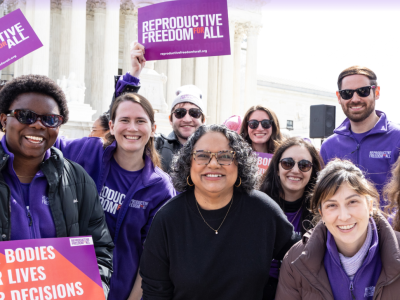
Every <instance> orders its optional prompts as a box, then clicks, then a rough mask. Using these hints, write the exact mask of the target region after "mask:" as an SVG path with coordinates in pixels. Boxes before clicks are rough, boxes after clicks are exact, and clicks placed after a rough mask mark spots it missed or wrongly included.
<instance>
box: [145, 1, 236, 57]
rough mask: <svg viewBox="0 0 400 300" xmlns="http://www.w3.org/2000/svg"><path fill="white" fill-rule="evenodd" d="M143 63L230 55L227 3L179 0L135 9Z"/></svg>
mask: <svg viewBox="0 0 400 300" xmlns="http://www.w3.org/2000/svg"><path fill="white" fill-rule="evenodd" d="M138 37H139V43H141V44H143V45H144V46H145V48H146V60H148V61H149V60H162V59H173V58H189V57H203V56H218V55H230V54H231V49H230V39H229V20H228V5H227V0H179V1H168V2H163V3H158V4H153V5H149V6H146V7H141V8H139V10H138Z"/></svg>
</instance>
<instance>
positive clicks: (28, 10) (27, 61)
mask: <svg viewBox="0 0 400 300" xmlns="http://www.w3.org/2000/svg"><path fill="white" fill-rule="evenodd" d="M34 9H35V1H34V0H31V1H27V2H26V5H25V18H26V19H27V20H28V22H29V24H30V25H31V26H32V27H33V28H34V29H35V31H36V28H35V27H34V25H35V24H34V21H35V14H34ZM39 38H40V37H39ZM36 51H39V49H38V50H35V51H34V52H36ZM32 61H33V52H31V53H29V54H27V55H25V56H24V57H23V58H22V68H23V74H24V75H28V74H31V73H32Z"/></svg>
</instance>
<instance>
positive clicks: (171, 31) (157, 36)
mask: <svg viewBox="0 0 400 300" xmlns="http://www.w3.org/2000/svg"><path fill="white" fill-rule="evenodd" d="M220 26H222V14H209V15H193V16H183V17H171V18H159V19H154V20H150V21H145V22H143V25H142V28H143V31H142V32H143V35H142V43H146V42H147V43H154V42H169V41H175V40H176V41H182V40H193V34H196V33H204V39H213V38H223V37H224V36H223V35H221V34H220V29H219V27H220ZM200 28H201V29H200Z"/></svg>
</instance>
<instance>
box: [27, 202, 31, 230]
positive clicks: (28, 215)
mask: <svg viewBox="0 0 400 300" xmlns="http://www.w3.org/2000/svg"><path fill="white" fill-rule="evenodd" d="M26 210H27V211H28V212H27V213H26V216H27V217H28V218H29V227H30V226H32V216H31V212H30V211H29V206H27V207H26Z"/></svg>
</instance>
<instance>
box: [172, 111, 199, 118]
mask: <svg viewBox="0 0 400 300" xmlns="http://www.w3.org/2000/svg"><path fill="white" fill-rule="evenodd" d="M187 112H188V110H187V109H186V108H177V109H175V110H174V111H173V112H172V113H173V114H174V116H175V118H177V119H182V118H183V117H184V116H186V114H187ZM202 115H203V112H202V111H201V109H200V108H191V109H189V116H191V117H192V118H195V119H198V118H200V117H201V116H202Z"/></svg>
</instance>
